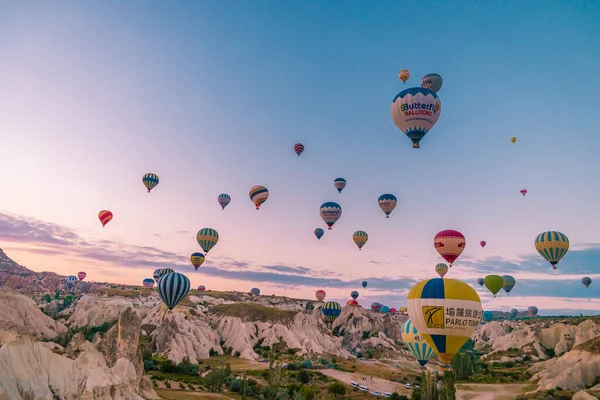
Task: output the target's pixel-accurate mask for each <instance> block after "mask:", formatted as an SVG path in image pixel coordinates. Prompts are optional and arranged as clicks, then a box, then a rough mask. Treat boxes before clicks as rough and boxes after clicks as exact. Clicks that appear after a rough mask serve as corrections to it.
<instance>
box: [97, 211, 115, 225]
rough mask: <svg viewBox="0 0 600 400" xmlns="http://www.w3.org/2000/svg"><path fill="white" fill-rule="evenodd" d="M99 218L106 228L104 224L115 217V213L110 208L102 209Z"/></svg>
mask: <svg viewBox="0 0 600 400" xmlns="http://www.w3.org/2000/svg"><path fill="white" fill-rule="evenodd" d="M98 219H99V220H100V223H101V224H102V227H103V228H104V226H105V225H106V224H108V223H109V222H110V221H111V220H112V219H113V213H111V212H110V211H108V210H102V211H100V212H99V213H98Z"/></svg>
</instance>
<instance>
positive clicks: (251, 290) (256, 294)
mask: <svg viewBox="0 0 600 400" xmlns="http://www.w3.org/2000/svg"><path fill="white" fill-rule="evenodd" d="M250 293H251V294H253V295H255V296H258V295H260V289H259V288H252V289H250Z"/></svg>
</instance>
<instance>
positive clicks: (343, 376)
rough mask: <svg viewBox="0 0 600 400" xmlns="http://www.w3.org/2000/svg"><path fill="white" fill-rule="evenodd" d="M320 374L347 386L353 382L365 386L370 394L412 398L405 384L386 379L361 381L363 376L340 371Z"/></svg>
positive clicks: (322, 370) (332, 370) (329, 370)
mask: <svg viewBox="0 0 600 400" xmlns="http://www.w3.org/2000/svg"><path fill="white" fill-rule="evenodd" d="M319 372H322V373H323V375H327V376H329V377H331V378H334V379H337V380H339V381H341V382H344V383H346V384H348V385H349V384H350V383H351V382H356V383H358V384H359V385H363V386H366V387H368V388H369V392H372V391H375V390H376V391H379V392H390V393H392V392H398V394H403V395H405V396H410V394H411V391H410V390H409V389H406V388H405V387H404V385H403V384H400V383H397V382H390V381H386V380H385V379H380V378H373V379H370V378H369V377H367V380H366V381H363V380H362V379H361V377H362V375H361V374H353V373H351V372H343V371H338V370H336V369H321V370H319Z"/></svg>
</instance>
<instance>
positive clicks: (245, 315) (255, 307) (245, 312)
mask: <svg viewBox="0 0 600 400" xmlns="http://www.w3.org/2000/svg"><path fill="white" fill-rule="evenodd" d="M212 312H213V313H215V314H222V315H230V316H234V317H238V318H240V319H241V320H242V321H250V322H257V321H260V322H282V323H289V322H292V321H293V320H294V317H295V316H296V314H297V313H296V311H288V310H280V309H277V308H271V307H265V306H261V305H259V304H253V303H234V304H222V305H219V306H215V307H213V309H212Z"/></svg>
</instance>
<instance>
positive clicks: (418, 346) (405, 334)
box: [401, 319, 433, 367]
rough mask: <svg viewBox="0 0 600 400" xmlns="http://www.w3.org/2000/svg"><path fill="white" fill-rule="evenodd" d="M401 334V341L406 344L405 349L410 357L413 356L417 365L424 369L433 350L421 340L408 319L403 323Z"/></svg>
mask: <svg viewBox="0 0 600 400" xmlns="http://www.w3.org/2000/svg"><path fill="white" fill-rule="evenodd" d="M401 332H402V341H403V342H404V343H406V347H408V349H409V350H410V352H411V353H412V355H413V356H415V358H416V359H417V361H418V362H419V365H420V366H421V367H424V366H425V364H427V363H428V362H429V359H430V358H431V357H432V356H433V348H432V347H431V346H429V345H428V344H427V342H425V340H423V337H422V336H421V335H419V331H417V328H415V325H414V324H413V322H412V321H411V320H410V319H407V320H406V321H404V323H403V324H402V328H401Z"/></svg>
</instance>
